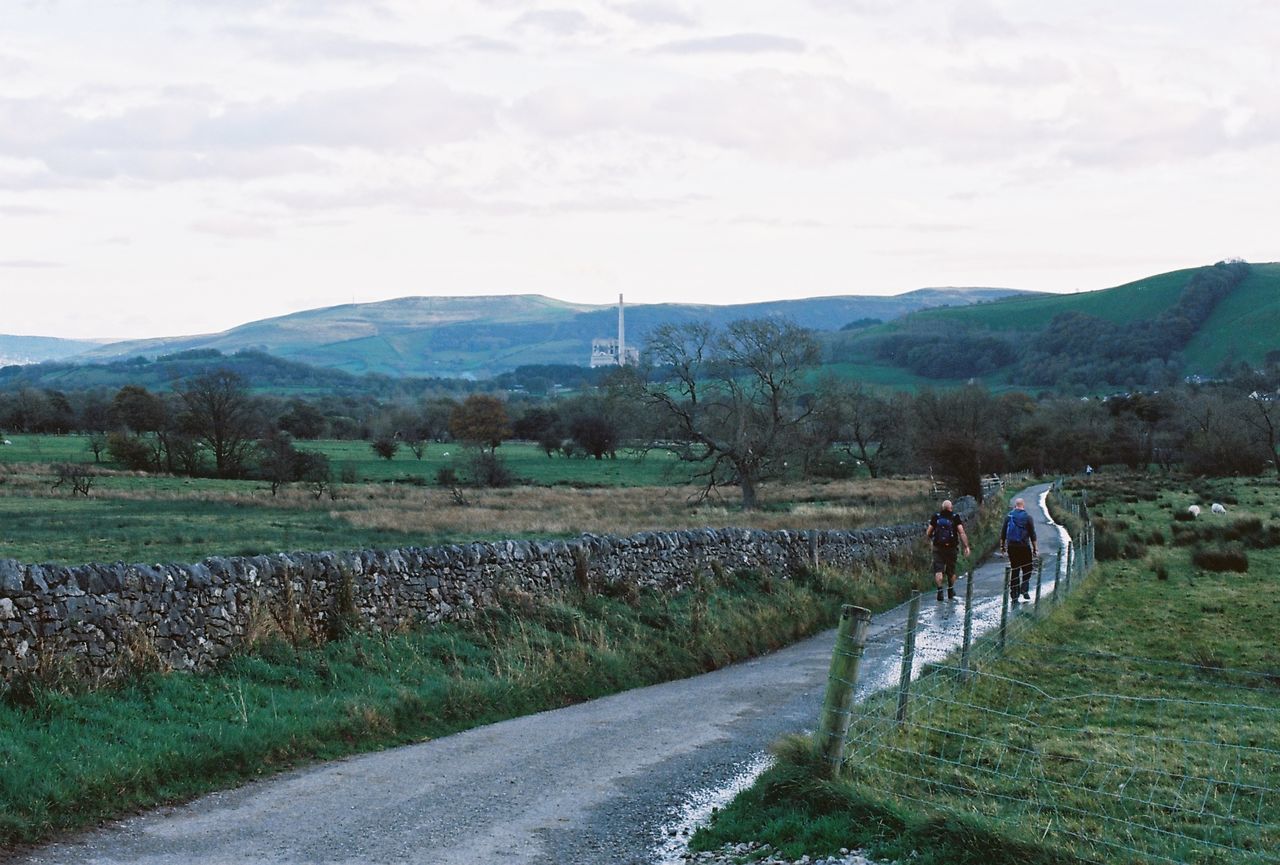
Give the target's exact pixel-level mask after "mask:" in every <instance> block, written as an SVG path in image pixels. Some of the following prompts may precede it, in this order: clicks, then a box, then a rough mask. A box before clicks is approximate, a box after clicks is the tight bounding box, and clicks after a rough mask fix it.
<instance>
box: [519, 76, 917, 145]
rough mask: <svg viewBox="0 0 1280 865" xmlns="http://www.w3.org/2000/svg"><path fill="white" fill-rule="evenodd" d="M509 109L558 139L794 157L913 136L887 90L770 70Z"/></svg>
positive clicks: (543, 98) (552, 92)
mask: <svg viewBox="0 0 1280 865" xmlns="http://www.w3.org/2000/svg"><path fill="white" fill-rule="evenodd" d="M508 116H509V118H510V119H511V120H513V121H514V122H517V123H519V124H521V125H523V126H524V127H525V128H527V129H529V130H531V131H533V132H535V133H537V134H540V135H543V136H547V137H552V138H555V137H572V136H581V135H592V134H599V133H605V132H623V133H631V134H638V135H646V136H660V137H665V138H672V139H676V140H682V141H685V142H687V143H692V144H698V145H703V146H714V147H719V148H724V149H728V150H734V151H740V152H742V153H745V154H748V155H750V156H753V157H756V158H762V159H767V160H772V161H780V162H790V163H825V162H831V161H838V160H843V159H847V158H851V157H854V156H859V155H865V154H867V153H871V152H877V151H880V150H883V149H884V148H885V147H886V146H890V145H895V144H900V143H901V142H903V141H904V140H908V135H907V133H908V128H907V125H906V119H905V117H904V115H903V113H902V112H901V111H900V110H899V108H898V107H897V106H896V105H895V104H894V102H893V101H892V100H891V99H890V98H889V97H888V95H887V94H886V93H884V92H883V91H880V90H877V89H875V88H872V87H868V86H864V85H859V84H854V83H851V82H849V81H846V80H844V79H841V78H835V77H825V76H816V75H789V74H784V73H781V72H777V71H775V70H764V69H761V70H753V71H749V72H744V73H741V74H739V75H736V76H734V77H732V78H729V79H723V80H694V81H690V82H689V83H688V84H687V85H686V86H684V87H682V88H680V89H678V90H669V91H667V92H665V93H661V94H659V95H657V96H654V97H648V98H638V97H630V98H625V97H623V96H621V95H617V94H609V95H601V94H594V93H591V92H588V91H586V90H585V89H582V88H568V87H555V88H546V89H543V90H540V91H537V92H535V93H532V94H530V95H529V96H527V97H525V98H523V99H520V100H518V101H517V102H515V103H514V104H513V105H512V106H511V108H510V109H509V112H508Z"/></svg>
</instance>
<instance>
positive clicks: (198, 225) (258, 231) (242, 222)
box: [188, 216, 276, 240]
mask: <svg viewBox="0 0 1280 865" xmlns="http://www.w3.org/2000/svg"><path fill="white" fill-rule="evenodd" d="M188 227H189V228H190V229H191V230H192V231H194V232H197V233H199V234H212V235H214V236H216V237H225V238H229V239H233V240H263V239H266V238H269V237H272V236H274V235H275V233H276V230H275V228H273V227H272V226H270V225H267V224H266V223H263V222H261V221H259V220H256V219H245V218H243V217H238V216H209V217H204V218H202V219H197V220H195V221H193V222H192V223H191V224H190V225H189V226H188Z"/></svg>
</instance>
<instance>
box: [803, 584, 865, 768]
mask: <svg viewBox="0 0 1280 865" xmlns="http://www.w3.org/2000/svg"><path fill="white" fill-rule="evenodd" d="M870 626H871V611H870V610H868V609H865V608H863V607H855V606H854V605H853V604H845V605H844V606H843V607H842V608H841V610H840V625H839V627H838V628H837V629H836V646H835V650H834V651H833V652H832V653H831V669H830V671H829V672H828V673H827V694H826V697H825V699H823V701H822V716H821V717H820V718H819V719H818V732H817V734H816V742H815V744H816V745H817V748H818V752H819V754H821V755H822V758H823V759H824V760H825V761H826V763H827V765H828V766H830V767H831V774H832V776H833V777H834V776H836V775H838V774H839V773H840V769H841V767H842V766H843V764H844V750H845V738H846V737H847V736H848V734H849V721H850V720H851V718H852V713H853V697H854V690H855V689H856V688H857V685H858V665H859V664H860V663H861V661H862V653H863V651H865V649H866V646H867V630H868V629H869V628H870Z"/></svg>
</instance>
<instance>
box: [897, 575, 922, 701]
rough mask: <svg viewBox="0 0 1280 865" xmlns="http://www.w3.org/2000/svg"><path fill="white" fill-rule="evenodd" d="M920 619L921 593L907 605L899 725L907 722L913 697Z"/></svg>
mask: <svg viewBox="0 0 1280 865" xmlns="http://www.w3.org/2000/svg"><path fill="white" fill-rule="evenodd" d="M919 620H920V593H919V592H916V593H915V594H914V595H912V596H911V603H910V604H909V605H908V606H907V632H906V633H905V634H903V635H902V672H901V673H900V674H899V676H898V726H902V725H903V724H905V723H907V703H908V701H909V700H910V699H911V667H912V664H913V663H914V661H915V656H916V624H917V623H918V622H919Z"/></svg>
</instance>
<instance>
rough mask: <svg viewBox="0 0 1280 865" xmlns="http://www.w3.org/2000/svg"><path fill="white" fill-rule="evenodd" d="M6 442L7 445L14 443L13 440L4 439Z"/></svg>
mask: <svg viewBox="0 0 1280 865" xmlns="http://www.w3.org/2000/svg"><path fill="white" fill-rule="evenodd" d="M4 443H5V444H7V445H11V444H13V442H11V441H9V440H8V439H5V440H4Z"/></svg>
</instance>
